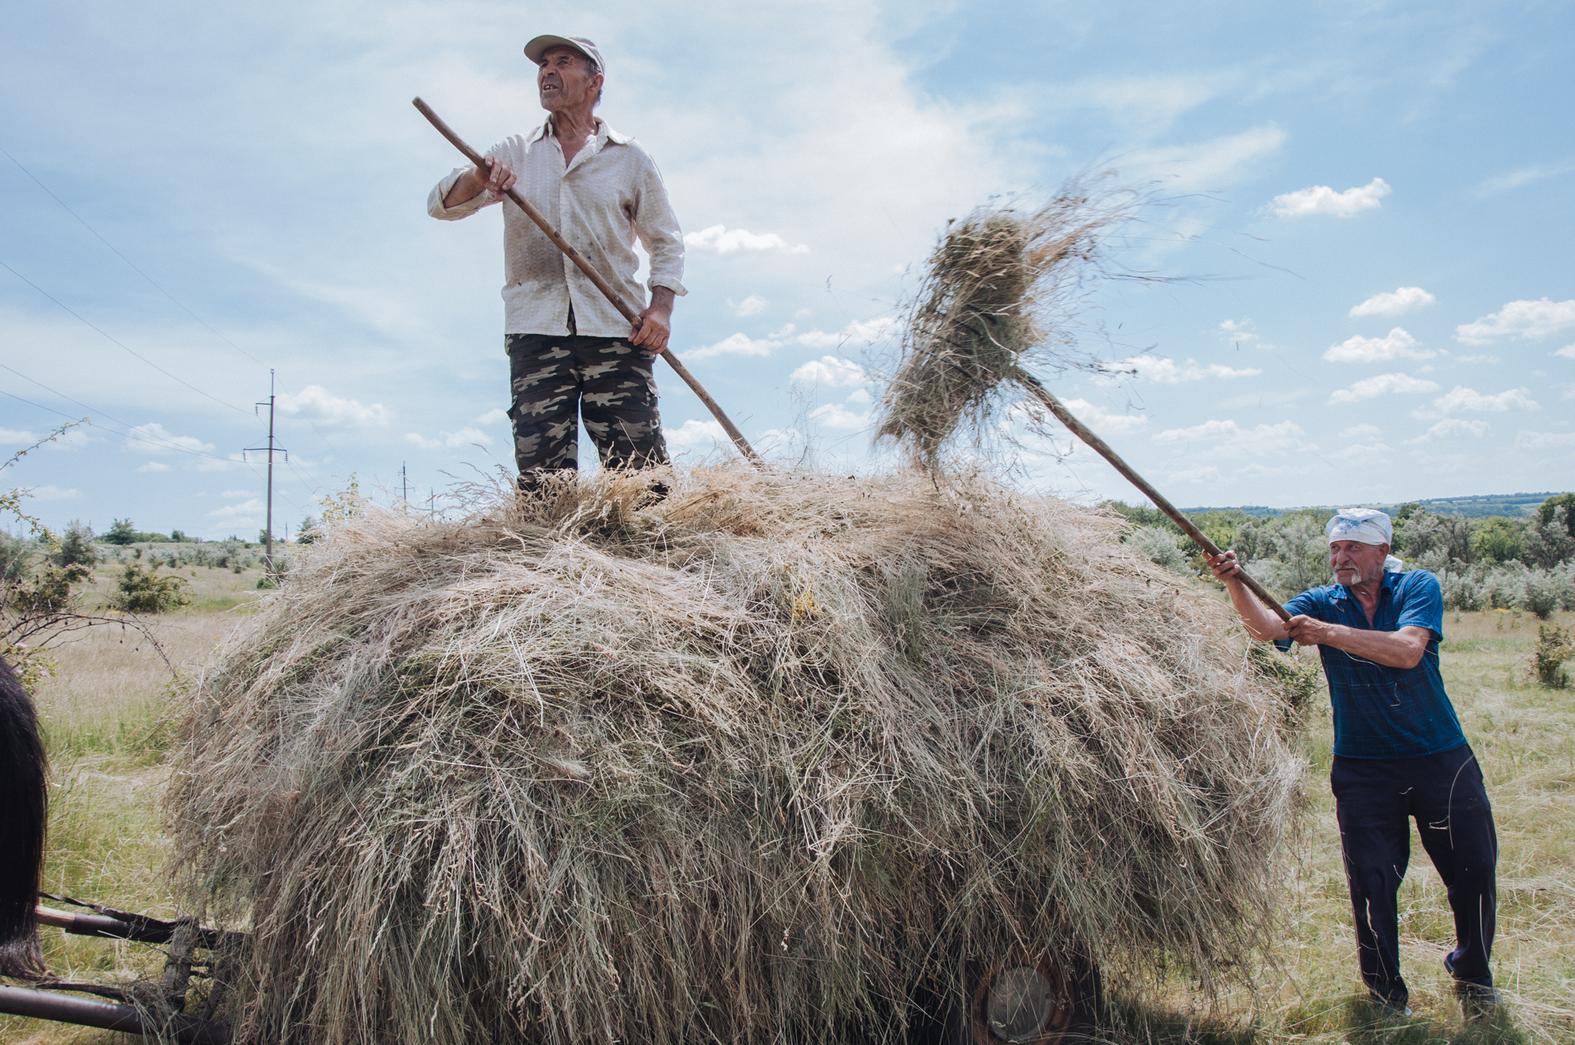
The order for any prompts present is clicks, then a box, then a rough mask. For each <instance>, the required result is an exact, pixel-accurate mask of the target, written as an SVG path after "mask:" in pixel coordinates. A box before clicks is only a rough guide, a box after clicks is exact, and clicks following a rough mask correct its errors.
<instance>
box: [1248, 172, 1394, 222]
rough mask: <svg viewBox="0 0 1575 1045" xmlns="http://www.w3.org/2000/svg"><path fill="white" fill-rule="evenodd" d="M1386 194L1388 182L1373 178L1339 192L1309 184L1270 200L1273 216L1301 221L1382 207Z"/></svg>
mask: <svg viewBox="0 0 1575 1045" xmlns="http://www.w3.org/2000/svg"><path fill="white" fill-rule="evenodd" d="M1389 192H1390V189H1389V183H1388V182H1386V181H1384V179H1382V178H1374V179H1373V180H1372V181H1370V182H1368V183H1367V184H1366V185H1358V186H1355V187H1353V188H1349V189H1345V190H1344V191H1341V192H1336V191H1335V190H1334V189H1332V188H1330V187H1329V186H1327V185H1313V186H1310V187H1308V188H1305V189H1297V190H1296V191H1295V192H1284V193H1281V194H1280V195H1278V196H1276V197H1274V200H1273V204H1274V213H1275V214H1277V215H1279V216H1280V217H1282V218H1304V217H1307V216H1309V215H1315V214H1326V215H1329V216H1331V217H1336V218H1349V217H1352V216H1354V215H1357V214H1360V213H1361V212H1362V211H1364V210H1372V209H1373V208H1375V207H1379V206H1382V205H1383V198H1384V197H1385V196H1387V195H1389Z"/></svg>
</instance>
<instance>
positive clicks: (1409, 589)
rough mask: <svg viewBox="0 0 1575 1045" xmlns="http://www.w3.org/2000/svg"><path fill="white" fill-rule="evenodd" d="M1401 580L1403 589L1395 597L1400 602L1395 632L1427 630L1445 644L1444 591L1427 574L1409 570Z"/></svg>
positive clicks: (1424, 571)
mask: <svg viewBox="0 0 1575 1045" xmlns="http://www.w3.org/2000/svg"><path fill="white" fill-rule="evenodd" d="M1401 577H1402V582H1401V583H1402V584H1404V589H1403V590H1402V591H1397V592H1396V593H1395V594H1396V595H1397V596H1398V597H1399V598H1400V599H1401V603H1400V612H1399V614H1398V616H1397V618H1396V620H1395V630H1396V631H1399V630H1400V629H1401V628H1426V629H1427V630H1428V631H1430V632H1432V633H1433V637H1434V638H1435V639H1437V640H1438V641H1440V642H1442V641H1444V589H1443V588H1442V587H1440V586H1439V583H1438V578H1437V577H1435V576H1433V575H1432V574H1431V573H1428V572H1427V571H1426V570H1411V571H1409V572H1407V573H1404V574H1401Z"/></svg>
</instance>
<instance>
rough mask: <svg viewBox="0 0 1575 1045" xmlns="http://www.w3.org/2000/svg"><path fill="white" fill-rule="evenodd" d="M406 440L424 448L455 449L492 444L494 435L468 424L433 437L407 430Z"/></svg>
mask: <svg viewBox="0 0 1575 1045" xmlns="http://www.w3.org/2000/svg"><path fill="white" fill-rule="evenodd" d="M405 442H407V443H409V444H410V445H412V446H419V447H421V449H423V450H455V449H458V448H459V447H462V446H491V445H492V437H491V436H490V435H488V434H487V433H485V432H483V431H482V430H481V429H479V428H473V427H471V426H470V425H466V426H465V427H464V428H461V429H460V430H459V431H457V432H439V433H438V434H437V436H436V437H435V438H431V439H429V438H427V437H426V436H424V435H422V434H421V433H420V432H406V433H405Z"/></svg>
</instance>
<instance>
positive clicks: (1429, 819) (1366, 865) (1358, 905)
mask: <svg viewBox="0 0 1575 1045" xmlns="http://www.w3.org/2000/svg"><path fill="white" fill-rule="evenodd" d="M1329 783H1330V785H1331V787H1333V789H1334V798H1335V813H1336V816H1337V817H1338V819H1339V822H1340V848H1341V852H1342V853H1343V855H1344V857H1345V877H1346V882H1347V883H1348V884H1349V886H1350V890H1351V910H1352V913H1353V914H1354V915H1355V917H1356V948H1357V959H1358V962H1359V963H1360V965H1361V969H1362V981H1363V982H1364V983H1366V984H1367V988H1368V990H1370V991H1371V992H1372V993H1373V994H1374V995H1375V996H1377V997H1378V998H1381V999H1383V1000H1385V1001H1388V1002H1390V1003H1391V1004H1394V1005H1398V1006H1404V1005H1405V1003H1406V1000H1407V997H1408V994H1409V992H1408V991H1407V989H1406V985H1405V980H1404V979H1402V978H1401V976H1400V933H1399V925H1398V915H1397V912H1396V910H1395V903H1396V895H1397V893H1398V892H1399V890H1400V880H1401V879H1402V878H1404V877H1405V871H1406V864H1407V863H1408V862H1409V860H1410V855H1411V825H1410V823H1409V821H1410V820H1412V819H1415V820H1416V826H1417V831H1418V833H1419V834H1420V835H1421V838H1422V848H1423V849H1425V850H1426V851H1427V855H1428V858H1429V859H1431V860H1432V861H1433V866H1434V867H1436V868H1437V869H1438V874H1439V877H1440V878H1442V879H1443V880H1444V888H1445V889H1447V890H1448V894H1449V908H1450V910H1451V911H1453V912H1454V915H1455V949H1454V950H1453V951H1452V952H1450V954H1449V956H1448V958H1447V963H1448V965H1449V966H1450V968H1451V971H1452V973H1453V975H1454V977H1455V979H1456V980H1458V981H1460V982H1461V983H1463V984H1477V985H1481V986H1491V985H1492V983H1493V976H1492V973H1491V972H1489V970H1488V959H1489V957H1490V956H1491V954H1492V951H1493V925H1494V914H1495V905H1496V897H1497V891H1496V888H1495V879H1494V869H1495V867H1496V866H1497V864H1498V836H1497V834H1496V833H1495V832H1494V830H1493V808H1492V806H1491V805H1489V803H1488V797H1487V791H1486V790H1485V789H1484V788H1483V786H1482V771H1481V769H1480V768H1478V766H1477V760H1476V756H1474V755H1473V754H1472V753H1471V748H1470V747H1469V746H1465V747H1459V748H1456V749H1455V750H1453V751H1445V752H1442V753H1440V754H1436V755H1427V756H1425V757H1422V758H1396V759H1365V758H1339V757H1336V758H1335V760H1334V768H1333V770H1332V772H1331V773H1330V775H1329Z"/></svg>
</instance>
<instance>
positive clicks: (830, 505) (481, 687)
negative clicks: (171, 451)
mask: <svg viewBox="0 0 1575 1045" xmlns="http://www.w3.org/2000/svg"><path fill="white" fill-rule="evenodd" d="M674 482H675V492H674V493H673V494H672V496H670V497H669V498H668V499H667V500H666V501H664V502H663V503H661V504H659V505H656V506H654V507H647V508H643V509H636V508H635V507H633V506H634V505H635V504H636V503H637V502H638V501H639V500H641V499H645V498H646V497H647V487H646V485H645V483H644V481H642V480H640V479H638V478H636V479H633V480H607V479H602V480H598V481H595V482H590V483H587V484H586V485H584V486H583V487H580V488H577V489H568V490H565V491H563V492H562V494H561V496H559V497H558V498H557V499H555V500H553V501H551V502H550V503H548V504H545V505H543V506H539V507H538V508H536V509H534V510H532V511H530V512H526V513H524V514H522V513H521V510H520V509H517V508H515V507H513V506H508V507H499V508H497V509H496V510H495V511H494V512H493V514H492V515H491V517H490V518H488V519H484V520H479V521H472V522H469V523H465V524H454V523H443V522H435V523H434V522H428V521H423V520H419V519H414V518H409V517H402V516H378V517H372V518H367V519H363V520H361V521H359V522H355V523H352V524H347V525H346V526H344V527H342V528H341V529H340V530H339V531H337V532H336V533H335V534H334V535H333V537H332V538H331V540H329V541H327V542H325V544H323V545H320V546H316V547H315V548H314V549H313V550H311V551H309V552H308V553H307V554H306V556H305V558H304V561H303V562H302V563H301V564H300V565H299V566H298V567H297V568H296V569H295V570H294V572H292V573H291V575H290V576H289V578H288V580H287V581H286V582H285V583H284V585H283V586H282V588H281V589H280V590H278V591H277V592H275V593H272V594H271V595H269V596H268V597H267V598H266V600H265V602H264V603H263V605H262V608H261V610H260V612H259V613H258V614H257V615H256V616H255V618H253V619H252V620H250V621H249V622H248V623H247V624H246V625H245V626H244V627H243V628H242V630H241V631H240V632H239V633H238V634H236V635H235V636H233V638H232V639H231V640H230V641H229V642H228V644H227V648H226V649H225V650H224V651H223V652H222V656H221V659H220V660H219V661H218V663H217V665H216V666H215V667H214V668H213V669H212V670H211V671H210V672H209V673H208V674H207V675H206V677H205V678H203V679H202V681H201V683H200V685H199V686H198V687H197V688H196V689H195V692H194V693H193V695H192V697H191V698H190V705H189V708H188V709H187V713H186V718H185V721H184V725H183V730H182V743H181V747H180V750H179V753H178V757H177V764H176V774H175V778H174V781H173V783H172V788H171V797H170V813H171V821H172V828H173V833H174V836H175V839H176V842H177V852H178V856H177V867H178V869H179V871H180V880H181V881H182V883H183V888H184V890H185V895H186V897H187V900H188V903H189V905H190V908H191V909H192V910H194V911H201V912H202V913H204V914H207V915H210V916H216V917H220V918H225V919H228V920H230V921H231V922H232V924H237V925H249V926H250V928H251V930H252V932H253V934H254V935H253V942H252V946H251V948H250V950H249V952H248V953H247V955H246V956H245V958H244V961H243V963H242V967H241V972H240V973H239V976H238V980H237V982H236V983H235V984H234V989H233V991H232V992H231V993H230V995H229V997H230V998H231V999H232V1011H231V1012H230V1013H229V1016H230V1018H231V1019H232V1020H233V1021H234V1026H235V1027H236V1028H237V1030H238V1035H239V1039H240V1040H251V1041H270V1042H273V1041H311V1042H418V1041H419V1042H469V1041H485V1040H490V1041H500V1040H528V1041H539V1042H549V1043H562V1045H568V1043H571V1042H573V1043H580V1042H586V1041H609V1040H621V1041H638V1042H658V1043H679V1042H685V1043H688V1042H697V1041H718V1042H724V1041H725V1042H737V1041H788V1040H798V1041H832V1040H841V1035H842V1034H843V1033H845V1029H846V1028H847V1027H849V1026H852V1025H859V1026H862V1027H865V1028H872V1029H871V1030H870V1033H871V1035H872V1038H871V1040H877V1039H879V1038H880V1037H881V1036H882V1035H883V1034H885V1033H886V1030H889V1029H890V1026H891V1021H892V1020H893V1018H894V1014H896V1013H897V1012H899V1011H900V1009H901V999H902V998H903V997H904V995H905V992H906V991H907V990H908V989H909V987H910V986H911V985H912V984H913V983H914V982H915V981H916V980H920V979H928V980H930V981H932V982H944V981H946V979H947V977H948V976H950V975H951V974H952V973H953V972H955V969H956V963H955V959H956V958H957V957H958V956H960V955H968V956H972V957H975V958H979V959H982V960H985V961H994V960H1004V958H1005V957H1006V956H1008V955H1014V954H1015V955H1020V956H1024V957H1022V958H1021V959H1020V960H1023V961H1032V956H1033V955H1036V954H1039V953H1041V952H1044V951H1046V950H1048V951H1049V953H1051V954H1052V955H1053V956H1055V957H1057V958H1065V957H1066V956H1067V955H1068V954H1070V953H1076V952H1080V953H1082V954H1083V955H1086V956H1087V957H1088V958H1089V959H1091V960H1093V961H1095V962H1097V963H1099V965H1100V966H1101V967H1102V968H1103V969H1104V971H1105V975H1106V979H1107V982H1109V981H1111V980H1115V981H1117V982H1119V979H1120V977H1121V976H1122V975H1123V972H1124V971H1125V972H1131V971H1132V970H1141V969H1143V968H1145V967H1147V968H1152V966H1153V962H1154V961H1155V960H1156V959H1158V960H1161V961H1164V962H1166V963H1181V964H1182V965H1184V966H1185V967H1187V968H1190V969H1191V970H1192V971H1193V972H1194V973H1196V974H1197V975H1199V976H1200V977H1204V978H1208V977H1211V976H1214V975H1217V974H1220V973H1222V972H1227V971H1228V970H1230V969H1231V968H1233V967H1234V963H1235V962H1237V961H1238V960H1240V959H1242V958H1243V957H1244V956H1246V955H1248V954H1249V953H1251V952H1253V950H1254V948H1255V947H1256V946H1257V945H1259V944H1260V943H1261V942H1262V941H1264V940H1266V939H1267V938H1268V936H1269V934H1268V932H1267V931H1266V924H1267V917H1268V915H1267V911H1268V905H1269V898H1270V895H1271V891H1272V889H1273V888H1274V886H1275V883H1276V881H1277V877H1276V874H1277V871H1276V864H1275V858H1274V854H1275V853H1276V848H1277V846H1276V843H1277V842H1278V841H1279V839H1280V838H1281V835H1282V832H1283V831H1285V830H1286V825H1287V820H1288V814H1289V811H1290V805H1291V800H1292V792H1293V789H1294V787H1295V782H1296V780H1297V779H1298V776H1299V774H1300V771H1301V764H1300V762H1299V760H1298V758H1297V757H1296V756H1295V755H1294V754H1293V753H1292V751H1291V749H1290V748H1289V747H1288V745H1287V736H1288V733H1289V729H1290V725H1289V719H1290V714H1289V712H1288V707H1289V705H1288V702H1287V695H1286V690H1285V687H1284V685H1283V684H1282V683H1280V682H1278V681H1275V680H1274V679H1273V678H1271V677H1270V676H1269V675H1267V674H1265V673H1264V670H1263V669H1261V668H1259V667H1257V666H1255V665H1256V664H1257V659H1256V658H1255V657H1253V656H1252V655H1251V654H1250V653H1249V650H1248V648H1247V647H1248V645H1249V644H1248V643H1247V642H1246V641H1245V640H1244V639H1243V637H1242V636H1241V634H1240V629H1239V628H1238V627H1236V626H1234V621H1233V618H1232V617H1231V615H1230V611H1229V609H1228V607H1225V606H1223V605H1222V604H1219V603H1218V602H1216V601H1214V600H1211V599H1209V598H1207V597H1206V596H1204V595H1202V594H1201V593H1200V592H1198V591H1194V590H1193V589H1191V588H1189V587H1187V586H1186V585H1185V584H1184V583H1183V582H1178V581H1177V580H1176V579H1175V578H1174V577H1173V576H1172V575H1169V574H1166V573H1164V572H1162V571H1160V570H1159V569H1158V568H1156V567H1153V566H1151V565H1150V564H1149V563H1147V562H1146V561H1144V560H1142V559H1140V558H1138V557H1136V556H1135V555H1133V554H1131V553H1129V552H1127V551H1126V550H1125V549H1124V548H1123V547H1122V545H1121V544H1120V543H1119V541H1118V540H1117V535H1116V529H1117V527H1118V525H1119V524H1118V522H1117V521H1115V520H1113V519H1111V518H1109V517H1106V516H1104V515H1101V514H1098V513H1093V512H1089V511H1086V510H1082V509H1077V508H1074V507H1071V506H1068V505H1066V504H1063V503H1060V502H1057V501H1054V500H1048V499H1027V498H1022V497H1018V496H1015V495H1013V494H1011V493H1009V492H1007V491H1006V490H1004V489H1002V488H999V487H996V486H993V485H989V484H986V483H984V482H982V481H972V480H967V479H961V480H958V481H956V482H955V483H953V484H947V485H944V486H941V487H937V486H936V485H935V484H934V483H932V482H930V481H928V480H927V479H924V478H921V477H918V476H904V477H893V478H880V479H861V480H854V479H842V478H833V477H827V476H819V475H791V474H780V473H778V474H761V473H757V472H755V471H753V470H750V469H748V468H745V467H742V466H740V467H735V468H721V469H716V470H711V471H705V472H700V473H695V474H692V475H680V476H677V477H676V478H675V480H674ZM883 1028H885V1029H883ZM893 1033H894V1032H893Z"/></svg>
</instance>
